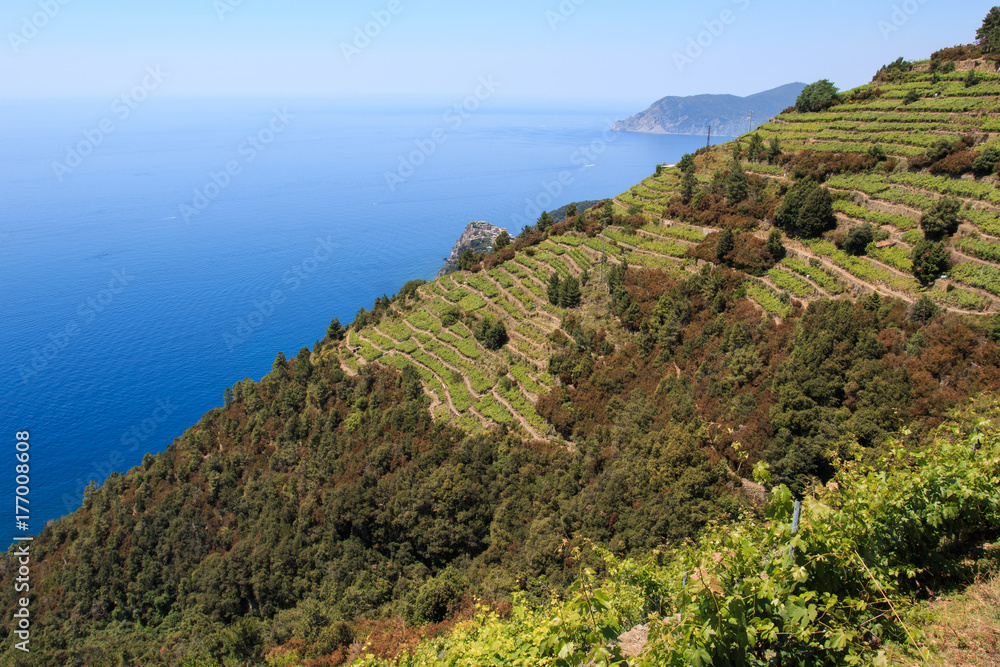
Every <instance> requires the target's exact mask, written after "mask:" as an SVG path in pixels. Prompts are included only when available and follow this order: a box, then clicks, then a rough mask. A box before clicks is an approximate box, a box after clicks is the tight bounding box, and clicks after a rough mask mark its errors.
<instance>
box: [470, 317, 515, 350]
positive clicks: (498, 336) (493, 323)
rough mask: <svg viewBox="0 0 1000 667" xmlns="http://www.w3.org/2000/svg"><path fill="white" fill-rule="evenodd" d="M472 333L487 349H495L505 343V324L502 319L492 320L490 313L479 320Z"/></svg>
mask: <svg viewBox="0 0 1000 667" xmlns="http://www.w3.org/2000/svg"><path fill="white" fill-rule="evenodd" d="M472 333H473V335H474V336H475V337H476V340H478V341H479V342H480V343H482V345H483V347H485V348H486V349H487V350H493V351H496V350H499V349H500V348H501V347H503V346H504V345H506V344H507V340H508V339H507V326H506V325H505V324H504V323H503V320H494V319H493V317H492V316H491V315H487V316H486V317H484V318H483V319H481V320H479V322H478V323H477V324H476V328H475V330H474V331H473V332H472Z"/></svg>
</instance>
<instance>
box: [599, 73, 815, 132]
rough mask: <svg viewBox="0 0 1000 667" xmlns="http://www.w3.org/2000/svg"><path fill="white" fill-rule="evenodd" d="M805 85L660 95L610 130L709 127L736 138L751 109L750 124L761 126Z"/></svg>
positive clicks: (747, 126)
mask: <svg viewBox="0 0 1000 667" xmlns="http://www.w3.org/2000/svg"><path fill="white" fill-rule="evenodd" d="M805 86H806V84H804V83H789V84H786V85H784V86H780V87H778V88H774V89H772V90H766V91H764V92H762V93H757V94H755V95H749V96H747V97H738V96H736V95H692V96H690V97H664V98H663V99H661V100H658V101H657V102H654V103H653V104H652V105H651V106H650V107H649V108H648V109H646V110H645V111H643V112H642V113H639V114H636V115H635V116H632V117H631V118H628V119H627V120H620V121H618V122H617V123H615V124H614V127H612V129H613V130H615V131H618V132H650V133H655V134H707V133H708V128H709V126H711V127H712V134H714V135H717V136H726V137H736V136H739V135H741V134H743V133H745V132H748V131H749V130H750V127H751V126H750V113H751V112H753V127H756V126H758V125H762V124H764V123H766V122H767V121H768V120H769V119H771V118H773V117H774V116H777V115H778V114H779V113H781V112H782V111H783V110H784V109H785V108H787V107H790V106H792V105H793V104H795V99H796V98H797V97H798V96H799V93H801V92H802V89H803V88H805Z"/></svg>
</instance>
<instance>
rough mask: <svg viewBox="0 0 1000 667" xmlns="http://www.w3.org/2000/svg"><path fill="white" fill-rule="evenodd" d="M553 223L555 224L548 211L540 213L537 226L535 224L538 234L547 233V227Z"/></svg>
mask: <svg viewBox="0 0 1000 667" xmlns="http://www.w3.org/2000/svg"><path fill="white" fill-rule="evenodd" d="M553 222H555V219H554V218H553V217H552V214H551V213H549V212H548V211H542V214H541V215H540V216H538V224H537V227H538V231H540V232H544V231H548V229H549V227H551V226H552V223H553Z"/></svg>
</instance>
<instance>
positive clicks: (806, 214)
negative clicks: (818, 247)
mask: <svg viewBox="0 0 1000 667" xmlns="http://www.w3.org/2000/svg"><path fill="white" fill-rule="evenodd" d="M836 226H837V216H836V215H834V213H833V196H832V195H831V194H830V191H829V190H827V189H826V188H821V187H816V188H815V189H814V190H813V191H812V192H811V193H810V194H809V196H808V197H806V200H805V203H803V204H802V210H801V211H799V219H798V221H797V222H796V231H797V233H798V234H799V235H800V236H803V237H805V238H812V237H814V236H819V235H820V234H822V233H823V232H825V231H826V230H828V229H833V228H834V227H836Z"/></svg>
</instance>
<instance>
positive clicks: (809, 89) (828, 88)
mask: <svg viewBox="0 0 1000 667" xmlns="http://www.w3.org/2000/svg"><path fill="white" fill-rule="evenodd" d="M836 101H837V87H836V86H835V85H833V83H831V82H830V81H829V80H828V79H820V80H819V81H817V82H816V83H810V84H809V85H808V86H806V87H805V88H803V89H802V93H801V94H800V95H799V98H798V99H797V100H795V108H796V109H797V110H798V111H799V112H800V113H810V112H814V111H822V110H823V109H827V108H829V107H831V106H833V104H834V103H835V102H836Z"/></svg>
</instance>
